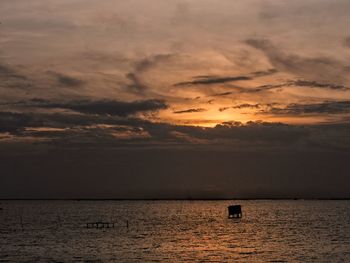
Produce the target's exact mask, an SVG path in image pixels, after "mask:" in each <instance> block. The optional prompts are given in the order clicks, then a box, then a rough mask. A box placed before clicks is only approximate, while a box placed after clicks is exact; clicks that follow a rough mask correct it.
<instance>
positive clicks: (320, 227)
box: [0, 200, 350, 262]
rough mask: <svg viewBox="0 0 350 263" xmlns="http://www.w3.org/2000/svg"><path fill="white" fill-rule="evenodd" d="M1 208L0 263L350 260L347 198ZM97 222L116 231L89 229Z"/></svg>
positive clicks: (40, 203) (11, 204) (6, 204)
mask: <svg viewBox="0 0 350 263" xmlns="http://www.w3.org/2000/svg"><path fill="white" fill-rule="evenodd" d="M235 203H239V204H241V205H242V209H243V218H242V219H228V218H227V206H228V205H230V204H235ZM1 206H2V207H3V208H4V209H3V210H2V211H0V233H1V235H0V247H1V250H0V262H13V261H21V262H23V261H27V262H32V261H36V262H58V261H64V262H67V261H68V262H86V261H90V262H91V261H92V262H111V261H115V262H199V261H201V262H233V261H234V262H290V261H297V262H342V261H343V262H350V224H349V223H350V201H303V200H299V201H246V200H245V201H3V202H2V205H1ZM21 217H22V223H23V228H24V229H23V230H22V229H21V222H20V220H21ZM127 220H128V221H129V228H127V227H126V221H127ZM96 221H109V222H116V225H117V227H115V228H110V229H86V223H87V222H96Z"/></svg>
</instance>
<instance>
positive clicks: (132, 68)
mask: <svg viewBox="0 0 350 263" xmlns="http://www.w3.org/2000/svg"><path fill="white" fill-rule="evenodd" d="M349 12H350V2H349V1H347V0H334V1H328V0H307V1H304V0H303V1H301V0H295V1H286V0H279V1H276V0H237V1H231V0H200V1H199V0H171V1H170V0H129V1H117V0H104V1H98V0H60V1H57V0H55V1H54V0H31V1H25V0H11V1H10V0H1V2H0V170H1V174H0V198H254V197H259V198H263V197H272V198H280V197H281V198H282V197H283V198H285V197H288V198H290V197H291V198H294V197H300V198H318V197H320V198H344V197H350V190H349V189H350V187H349V186H350V178H349V171H350V169H349V166H348V160H350V159H349V158H350V136H349V134H350V74H349V73H350V63H349V61H350V31H349V27H348V25H349V24H350V16H349V15H348V14H349Z"/></svg>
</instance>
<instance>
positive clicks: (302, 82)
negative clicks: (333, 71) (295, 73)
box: [287, 80, 349, 90]
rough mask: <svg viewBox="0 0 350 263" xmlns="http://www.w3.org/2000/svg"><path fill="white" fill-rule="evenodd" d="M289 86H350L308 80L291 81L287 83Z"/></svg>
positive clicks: (338, 87) (335, 87)
mask: <svg viewBox="0 0 350 263" xmlns="http://www.w3.org/2000/svg"><path fill="white" fill-rule="evenodd" d="M287 86H301V87H308V88H326V89H333V90H349V88H347V87H345V86H343V85H337V84H331V83H324V82H317V81H308V80H295V81H291V82H289V83H287Z"/></svg>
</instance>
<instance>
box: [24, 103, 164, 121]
mask: <svg viewBox="0 0 350 263" xmlns="http://www.w3.org/2000/svg"><path fill="white" fill-rule="evenodd" d="M27 105H28V106H35V107H38V108H60V109H69V110H73V111H77V112H81V113H88V114H99V115H114V116H123V117H125V116H128V115H132V114H136V113H141V112H154V111H158V110H163V109H166V108H167V107H168V106H167V104H166V103H165V102H164V101H163V100H140V101H132V102H124V101H116V100H76V101H68V102H52V101H46V100H34V101H33V100H32V101H31V102H29V103H28V104H27Z"/></svg>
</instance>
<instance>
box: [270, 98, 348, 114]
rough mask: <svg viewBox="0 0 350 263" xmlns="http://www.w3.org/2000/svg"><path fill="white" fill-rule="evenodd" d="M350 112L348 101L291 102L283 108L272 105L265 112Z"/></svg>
mask: <svg viewBox="0 0 350 263" xmlns="http://www.w3.org/2000/svg"><path fill="white" fill-rule="evenodd" d="M349 112H350V101H330V102H322V103H315V104H298V103H293V104H289V105H287V106H286V107H285V108H276V107H272V108H271V109H269V110H268V111H267V112H266V113H271V114H276V115H298V114H342V113H349Z"/></svg>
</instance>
